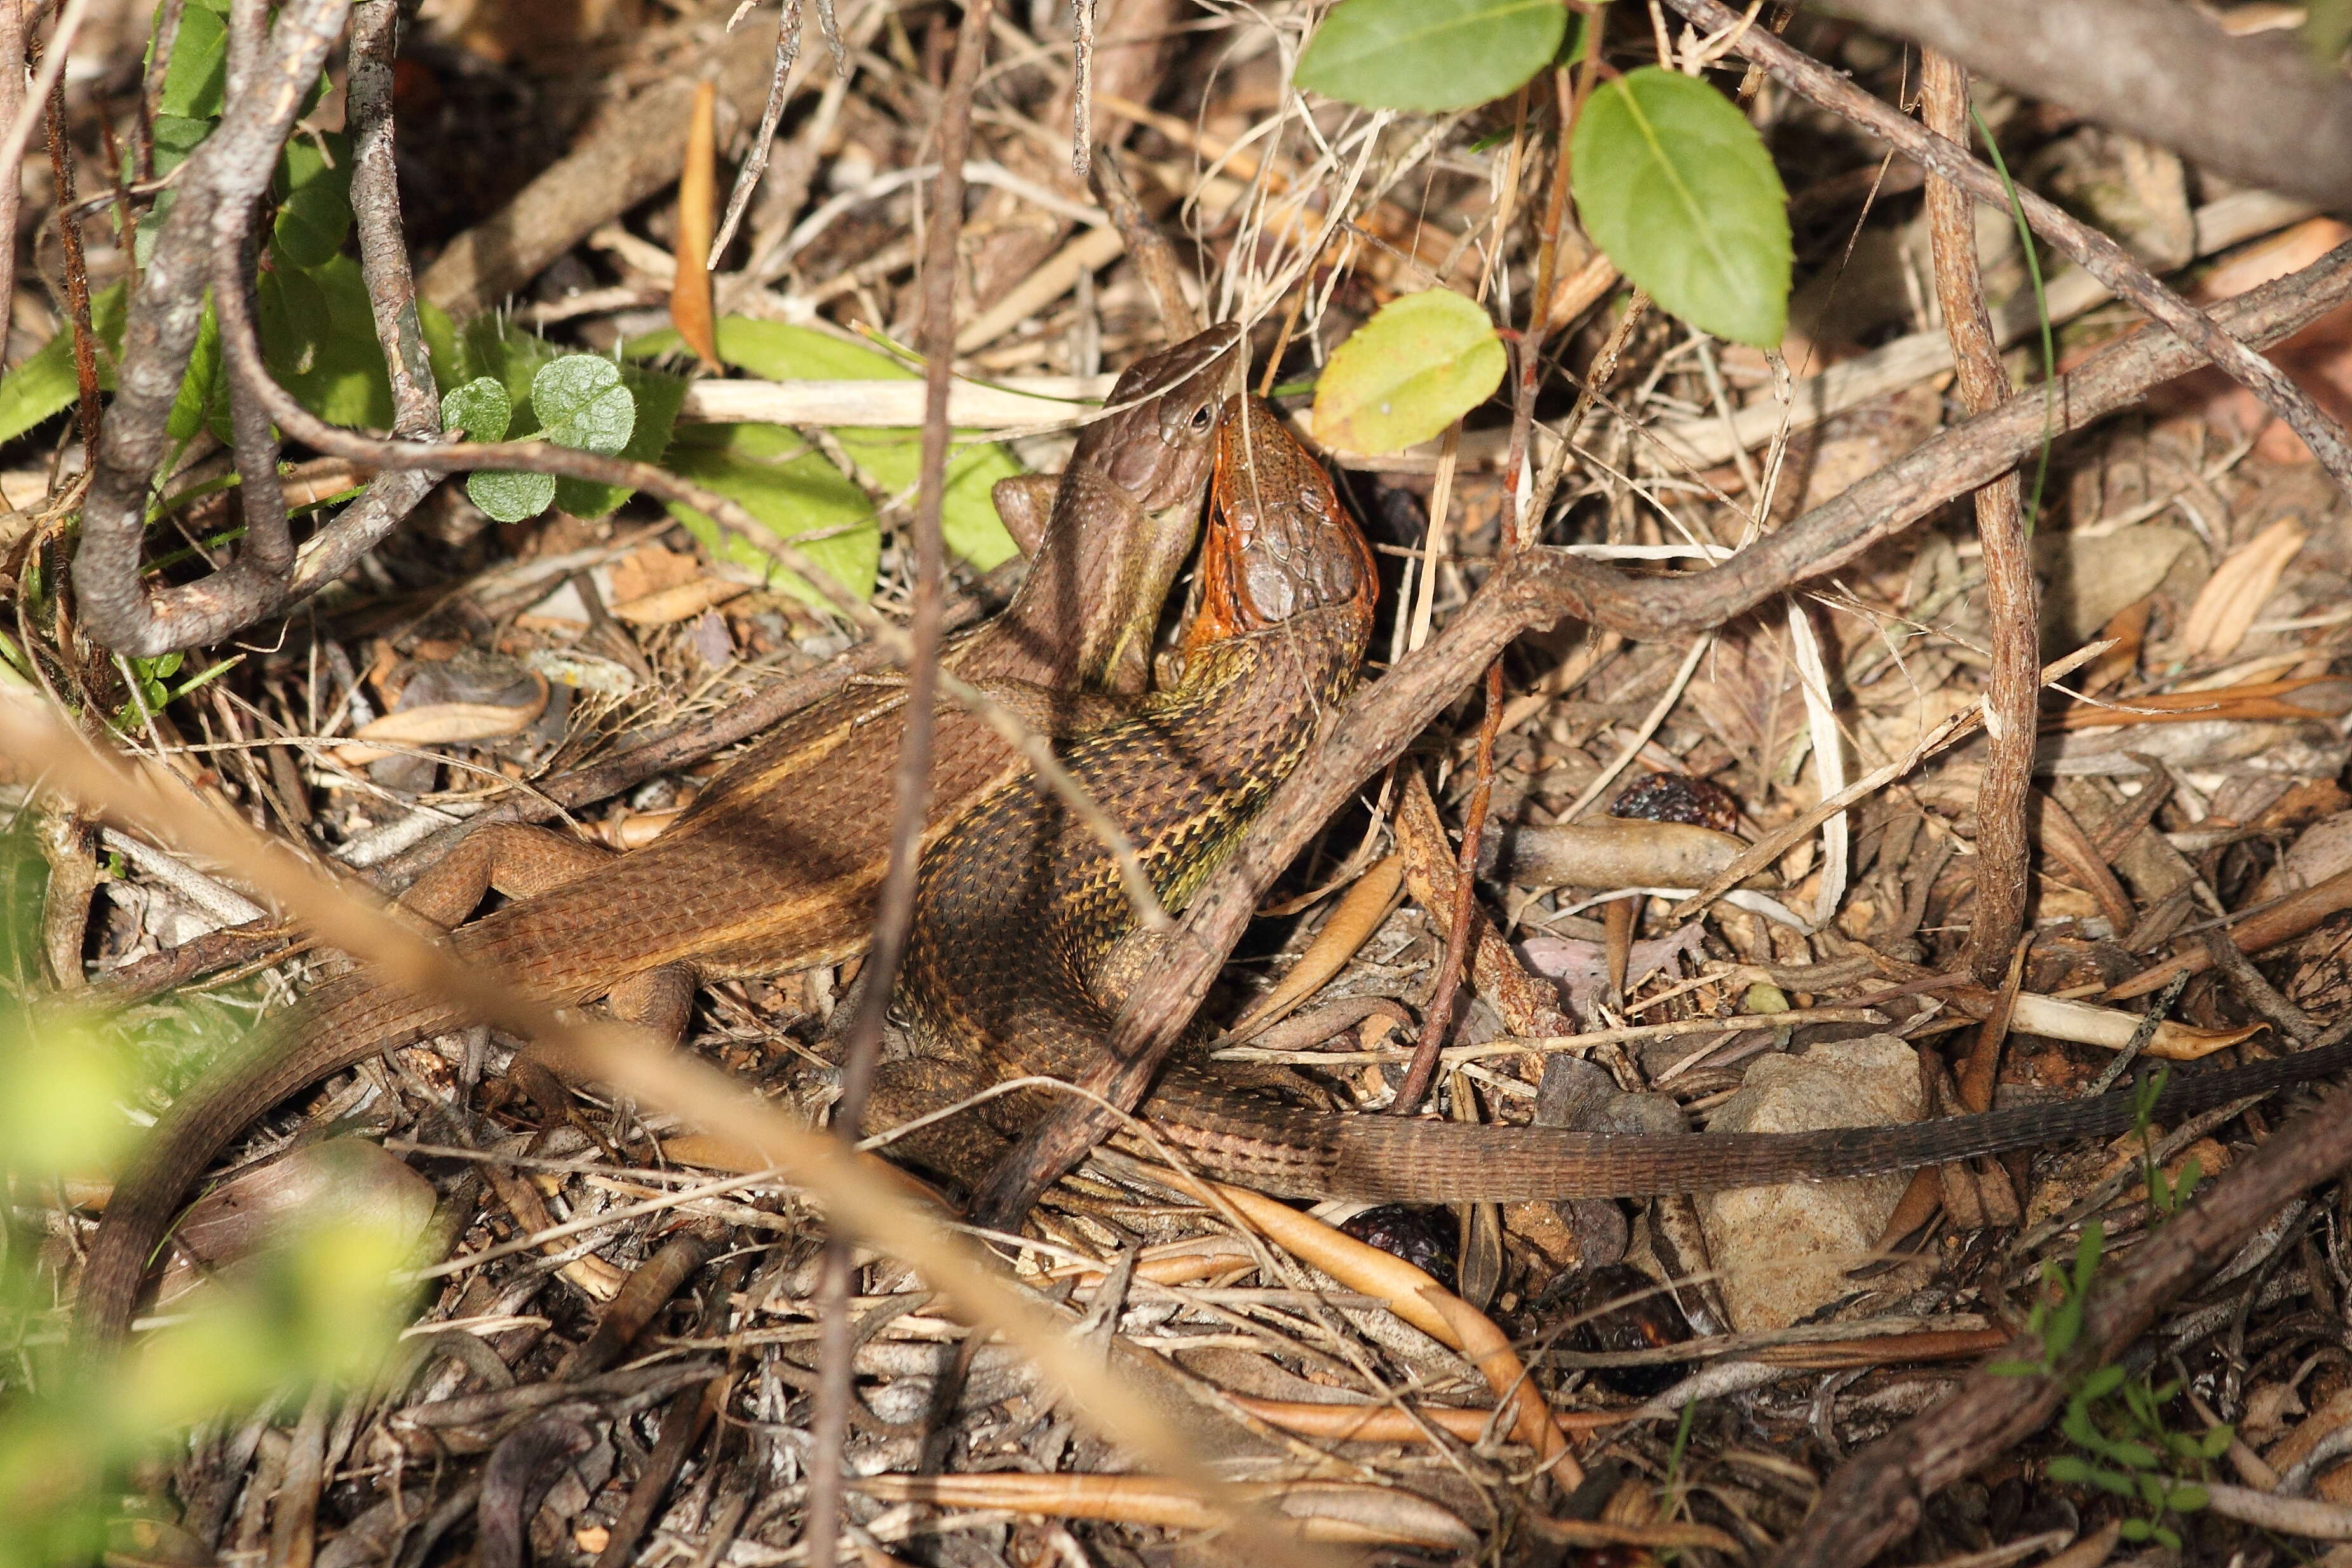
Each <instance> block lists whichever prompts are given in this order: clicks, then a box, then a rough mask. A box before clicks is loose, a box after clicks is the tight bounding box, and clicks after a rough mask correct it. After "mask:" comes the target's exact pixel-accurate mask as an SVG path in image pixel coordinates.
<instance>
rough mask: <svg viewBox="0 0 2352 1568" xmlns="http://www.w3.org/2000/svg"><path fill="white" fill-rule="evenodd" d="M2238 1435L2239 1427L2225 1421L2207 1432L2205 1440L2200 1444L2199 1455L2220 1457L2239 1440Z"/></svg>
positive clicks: (2204, 1457) (2206, 1457) (2209, 1457)
mask: <svg viewBox="0 0 2352 1568" xmlns="http://www.w3.org/2000/svg"><path fill="white" fill-rule="evenodd" d="M2237 1437H2238V1429H2237V1428H2236V1427H2235V1426H2231V1425H2230V1424H2229V1423H2228V1422H2226V1421H2225V1422H2223V1423H2222V1424H2221V1426H2216V1427H2214V1428H2213V1429H2212V1430H2211V1431H2210V1432H2208V1433H2206V1434H2205V1436H2204V1439H2203V1441H2202V1442H2200V1444H2199V1445H2198V1456H2197V1457H2198V1458H2201V1459H2218V1458H2221V1456H2222V1455H2224V1454H2226V1453H2228V1452H2229V1451H2230V1445H2231V1443H2233V1442H2235V1441H2237Z"/></svg>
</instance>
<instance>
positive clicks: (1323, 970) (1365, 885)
mask: <svg viewBox="0 0 2352 1568" xmlns="http://www.w3.org/2000/svg"><path fill="white" fill-rule="evenodd" d="M1403 885H1404V860H1403V858H1402V857H1400V856H1395V855H1391V856H1390V857H1389V858H1387V859H1385V860H1382V861H1381V862H1380V864H1378V865H1376V866H1374V867H1372V868H1371V869H1370V870H1368V871H1366V872H1365V873H1364V874H1363V875H1362V876H1360V877H1359V878H1357V879H1356V881H1355V885H1354V886H1352V887H1350V888H1349V889H1348V890H1347V892H1346V893H1345V894H1344V895H1342V897H1341V898H1340V900H1339V908H1337V909H1335V910H1332V911H1331V918H1330V919H1329V920H1328V921H1324V922H1323V929H1322V930H1321V931H1317V932H1316V933H1315V940H1314V941H1313V942H1309V943H1308V944H1307V951H1306V952H1303V953H1301V954H1300V955H1299V958H1298V962H1297V963H1294V964H1292V965H1291V966H1290V973H1287V974H1286V975H1284V976H1283V977H1282V984H1279V985H1276V987H1275V988H1274V989H1273V990H1271V991H1269V992H1267V993H1266V994H1265V995H1264V996H1262V997H1260V998H1259V999H1258V1001H1257V1005H1255V1006H1253V1007H1252V1008H1251V1009H1250V1010H1249V1011H1248V1012H1247V1013H1244V1015H1242V1016H1241V1018H1240V1019H1239V1020H1237V1021H1236V1022H1235V1023H1234V1027H1233V1036H1234V1038H1235V1039H1236V1040H1244V1039H1248V1038H1249V1037H1252V1036H1254V1035H1255V1034H1256V1033H1257V1032H1258V1031H1259V1030H1261V1029H1264V1028H1265V1026H1267V1025H1269V1024H1271V1023H1273V1022H1274V1021H1275V1020H1276V1019H1277V1018H1280V1017H1281V1016H1284V1015H1285V1014H1286V1013H1288V1012H1289V1011H1290V1010H1291V1009H1292V1008H1294V1007H1296V1006H1297V1005H1299V1004H1300V1003H1301V1002H1304V1001H1306V1000H1307V998H1308V997H1309V996H1312V995H1314V994H1315V993H1316V992H1318V991H1319V990H1321V989H1322V988H1323V986H1324V984H1326V983H1327V982H1328V981H1329V980H1330V978H1331V977H1332V976H1333V975H1335V974H1337V973H1339V971H1341V970H1342V969H1345V968H1346V967H1347V966H1348V961H1349V959H1351V958H1353V957H1355V956H1356V950H1357V949H1358V948H1360V947H1362V946H1363V945H1364V942H1365V941H1366V939H1368V938H1369V937H1370V935H1371V934H1372V932H1373V931H1377V930H1379V929H1380V924H1381V921H1384V920H1386V919H1388V917H1389V912H1390V911H1391V910H1393V909H1395V908H1396V906H1397V900H1398V899H1399V898H1400V897H1401V896H1402V888H1403Z"/></svg>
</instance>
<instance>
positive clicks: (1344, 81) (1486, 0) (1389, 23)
mask: <svg viewBox="0 0 2352 1568" xmlns="http://www.w3.org/2000/svg"><path fill="white" fill-rule="evenodd" d="M1567 30H1568V10H1567V8H1566V7H1565V6H1563V5H1560V3H1559V0H1345V3H1344V4H1342V5H1337V6H1334V7H1333V8H1332V10H1331V13H1330V15H1328V16H1326V17H1324V19H1323V25H1322V26H1320V27H1318V28H1317V29H1316V31H1315V37H1313V38H1312V39H1311V40H1309V41H1308V43H1307V52H1306V53H1304V54H1302V55H1300V56H1299V57H1298V68H1297V71H1296V72H1295V73H1294V76H1293V79H1294V80H1295V81H1296V82H1297V85H1298V86H1299V87H1300V88H1301V89H1304V90H1306V91H1308V92H1319V93H1321V94H1322V95H1323V96H1324V97H1326V98H1337V99H1341V100H1346V101H1347V102H1349V103H1360V104H1362V105H1363V106H1364V107H1365V108H1367V109H1402V110H1415V111H1418V112H1422V113H1437V112H1442V111H1444V110H1449V109H1468V108H1471V107H1472V106H1474V105H1476V104H1481V103H1485V102H1486V100H1489V99H1495V98H1500V97H1502V96H1503V94H1505V93H1507V92H1509V91H1510V90H1511V89H1514V88H1516V87H1517V86H1518V85H1519V84H1520V83H1521V82H1524V81H1526V80H1527V79H1528V78H1529V77H1531V76H1533V75H1535V74H1536V72H1538V71H1539V70H1541V69H1542V68H1544V67H1545V66H1547V65H1549V64H1550V63H1551V59H1552V57H1553V55H1554V54H1556V53H1557V52H1558V51H1559V40H1560V35H1561V34H1563V33H1564V32H1566V31H1567Z"/></svg>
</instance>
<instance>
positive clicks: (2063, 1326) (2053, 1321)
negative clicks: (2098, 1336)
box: [2042, 1300, 2083, 1361]
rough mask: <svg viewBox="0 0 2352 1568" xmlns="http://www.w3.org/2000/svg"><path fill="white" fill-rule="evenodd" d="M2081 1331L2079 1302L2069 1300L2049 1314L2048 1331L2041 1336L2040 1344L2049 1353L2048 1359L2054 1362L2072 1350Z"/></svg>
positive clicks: (2081, 1307)
mask: <svg viewBox="0 0 2352 1568" xmlns="http://www.w3.org/2000/svg"><path fill="white" fill-rule="evenodd" d="M2082 1331H2083V1303H2082V1302H2081V1301H2080V1300H2069V1301H2067V1302H2066V1304H2065V1305H2064V1306H2063V1307H2060V1308H2059V1309H2058V1310H2056V1311H2054V1312H2053V1313H2051V1314H2050V1329H2049V1331H2048V1332H2047V1333H2045V1334H2043V1335H2042V1344H2043V1345H2044V1347H2045V1348H2046V1349H2047V1350H2048V1351H2049V1352H2050V1359H2051V1360H2053V1361H2056V1360H2058V1359H2059V1358H2060V1357H2062V1356H2063V1355H2064V1354H2065V1353H2066V1352H2068V1351H2070V1350H2073V1349H2074V1340H2075V1337H2076V1336H2077V1335H2079V1334H2080V1333H2081V1332H2082Z"/></svg>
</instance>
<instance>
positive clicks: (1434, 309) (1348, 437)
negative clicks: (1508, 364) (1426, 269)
mask: <svg viewBox="0 0 2352 1568" xmlns="http://www.w3.org/2000/svg"><path fill="white" fill-rule="evenodd" d="M1505 358H1506V356H1505V355H1504V353H1503V345H1502V342H1501V341H1500V340H1499V339H1497V338H1496V336H1495V323H1494V322H1492V321H1488V320H1487V319H1486V311H1484V310H1480V309H1479V308H1478V307H1477V306H1476V305H1475V304H1474V303H1472V302H1471V301H1470V300H1465V299H1464V298H1463V297H1462V296H1461V295H1459V294H1456V293H1454V292H1452V291H1451V290H1449V289H1427V290H1424V291H1423V292H1422V293H1419V294H1407V295H1406V296H1404V297H1403V298H1402V299H1401V300H1391V301H1390V302H1389V303H1388V304H1386V305H1383V306H1382V307H1381V309H1380V310H1379V312H1378V313H1377V314H1375V315H1374V316H1373V317H1372V319H1371V320H1370V321H1366V322H1365V323H1364V324H1363V325H1362V326H1360V327H1358V328H1357V329H1356V330H1355V331H1354V332H1353V333H1351V334H1350V335H1349V338H1348V341H1347V342H1343V343H1341V344H1340V345H1339V347H1338V348H1336V349H1334V350H1332V351H1331V362H1330V363H1328V364H1327V365H1325V366H1324V367H1323V374H1322V375H1321V377H1320V378H1319V379H1318V380H1317V382H1316V384H1315V437H1316V439H1318V440H1319V441H1321V442H1322V443H1324V445H1326V446H1328V447H1340V448H1342V449H1345V450H1347V451H1351V452H1401V451H1402V450H1403V449H1404V448H1405V447H1410V446H1412V445H1413V444H1414V443H1415V442H1417V441H1426V440H1428V439H1429V438H1430V437H1433V436H1434V435H1436V434H1437V433H1438V432H1439V431H1441V430H1443V429H1444V428H1445V427H1446V426H1448V425H1451V424H1453V423H1454V421H1455V420H1456V419H1459V418H1461V417H1462V416H1464V415H1465V414H1467V413H1468V412H1469V411H1470V410H1472V409H1473V408H1475V407H1477V406H1478V405H1480V404H1481V403H1484V402H1485V401H1486V399H1487V398H1489V397H1491V396H1493V395H1494V392H1495V388H1496V387H1497V386H1500V385H1501V384H1502V383H1503V371H1504V366H1505Z"/></svg>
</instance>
